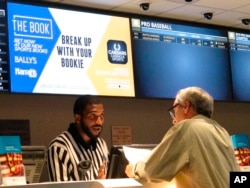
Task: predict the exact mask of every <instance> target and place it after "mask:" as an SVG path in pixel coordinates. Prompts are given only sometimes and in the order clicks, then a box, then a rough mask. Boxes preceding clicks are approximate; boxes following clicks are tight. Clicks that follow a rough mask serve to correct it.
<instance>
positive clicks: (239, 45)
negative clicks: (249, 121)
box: [228, 32, 250, 102]
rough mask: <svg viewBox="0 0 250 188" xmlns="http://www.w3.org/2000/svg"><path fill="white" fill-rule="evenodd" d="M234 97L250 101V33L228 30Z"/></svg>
mask: <svg viewBox="0 0 250 188" xmlns="http://www.w3.org/2000/svg"><path fill="white" fill-rule="evenodd" d="M228 36H229V41H230V58H231V69H232V83H233V93H234V99H235V100H236V101H245V102H246V101H250V82H249V81H250V34H247V33H237V32H228Z"/></svg>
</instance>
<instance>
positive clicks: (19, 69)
mask: <svg viewBox="0 0 250 188" xmlns="http://www.w3.org/2000/svg"><path fill="white" fill-rule="evenodd" d="M7 16H8V38H9V41H8V42H9V64H10V79H11V92H12V93H28V94H30V93H39V94H64V95H79V94H91V95H100V96H121V97H134V80H133V65H132V54H131V53H132V52H131V32H130V25H129V18H128V17H125V16H118V15H112V14H108V13H104V12H100V11H97V10H96V11H94V10H92V11H91V9H86V8H85V9H83V8H80V7H73V6H62V5H61V6H60V5H58V4H57V5H56V6H55V5H54V7H53V6H52V4H48V3H46V4H44V3H39V4H38V3H36V4H35V3H33V4H32V3H29V4H25V2H21V1H20V2H19V1H15V2H7Z"/></svg>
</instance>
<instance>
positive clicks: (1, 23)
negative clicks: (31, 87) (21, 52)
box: [0, 2, 9, 93]
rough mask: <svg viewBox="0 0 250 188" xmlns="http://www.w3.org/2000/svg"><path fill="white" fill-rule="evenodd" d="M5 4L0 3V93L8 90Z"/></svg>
mask: <svg viewBox="0 0 250 188" xmlns="http://www.w3.org/2000/svg"><path fill="white" fill-rule="evenodd" d="M7 44H8V40H7V21H6V5H5V4H4V3H2V2H1V3H0V93H2V92H4V93H7V92H9V66H8V55H9V54H8V47H7Z"/></svg>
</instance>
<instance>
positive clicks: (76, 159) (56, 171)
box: [47, 124, 109, 181]
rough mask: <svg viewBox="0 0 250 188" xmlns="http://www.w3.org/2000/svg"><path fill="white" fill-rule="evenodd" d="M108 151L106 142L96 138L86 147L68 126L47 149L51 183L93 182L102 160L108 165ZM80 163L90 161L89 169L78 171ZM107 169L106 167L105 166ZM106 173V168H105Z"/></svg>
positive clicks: (77, 134) (72, 127)
mask: <svg viewBox="0 0 250 188" xmlns="http://www.w3.org/2000/svg"><path fill="white" fill-rule="evenodd" d="M108 155H109V150H108V147H107V144H106V142H105V141H104V140H103V139H102V138H100V137H98V138H97V140H96V141H94V142H92V143H91V144H89V145H87V144H86V143H85V142H84V141H83V139H82V138H81V137H80V135H79V133H78V132H77V131H76V129H75V126H74V124H70V127H69V129H68V130H67V131H64V132H63V133H61V134H60V135H59V136H57V137H56V138H55V139H54V140H52V141H51V143H50V145H49V147H48V155H47V164H48V170H49V176H50V180H51V181H79V180H94V179H96V177H97V175H98V170H99V168H100V165H101V164H102V163H103V161H104V160H106V162H107V163H108ZM81 161H91V166H90V169H89V170H87V171H82V170H79V163H80V162H81ZM106 167H107V166H106ZM106 172H107V168H106Z"/></svg>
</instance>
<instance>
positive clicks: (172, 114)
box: [168, 103, 180, 119]
mask: <svg viewBox="0 0 250 188" xmlns="http://www.w3.org/2000/svg"><path fill="white" fill-rule="evenodd" d="M178 105H180V103H177V104H175V105H174V106H172V107H171V108H169V109H168V112H169V114H170V116H171V118H172V119H175V112H174V109H175V108H176V107H177V106H178Z"/></svg>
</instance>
